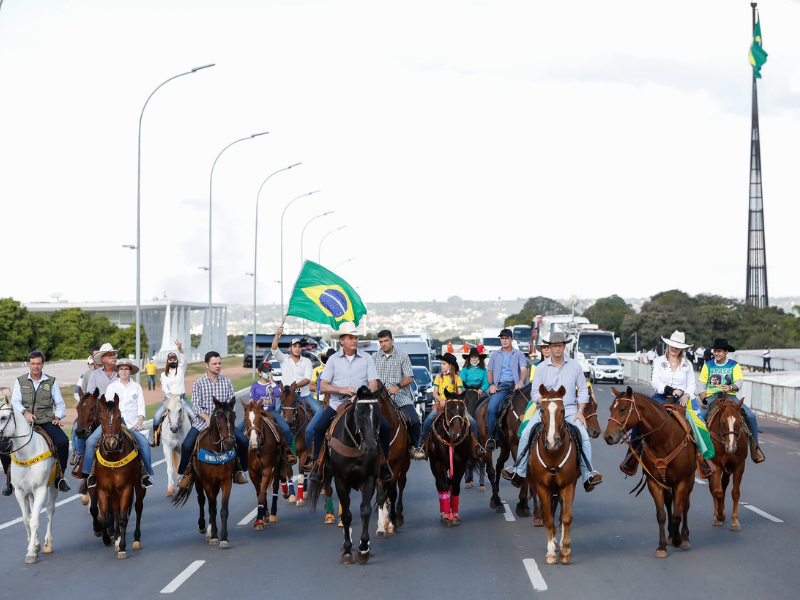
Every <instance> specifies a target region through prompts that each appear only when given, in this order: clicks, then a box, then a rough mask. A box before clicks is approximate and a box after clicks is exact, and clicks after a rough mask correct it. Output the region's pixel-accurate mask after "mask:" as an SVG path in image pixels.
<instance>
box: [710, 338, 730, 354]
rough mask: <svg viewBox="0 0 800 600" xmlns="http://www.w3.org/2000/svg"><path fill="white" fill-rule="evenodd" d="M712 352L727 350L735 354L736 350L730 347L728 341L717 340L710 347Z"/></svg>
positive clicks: (723, 339)
mask: <svg viewBox="0 0 800 600" xmlns="http://www.w3.org/2000/svg"><path fill="white" fill-rule="evenodd" d="M711 349H712V350H727V351H728V352H736V348H734V347H733V346H731V345H730V344H729V343H728V340H726V339H725V338H717V339H715V340H714V344H713V345H712V346H711Z"/></svg>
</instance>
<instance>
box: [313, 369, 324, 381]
mask: <svg viewBox="0 0 800 600" xmlns="http://www.w3.org/2000/svg"><path fill="white" fill-rule="evenodd" d="M324 370H325V365H320V366H318V367H317V368H316V369H314V370H313V371H312V372H311V381H313V382H314V383H317V379H319V376H320V375H322V371H324Z"/></svg>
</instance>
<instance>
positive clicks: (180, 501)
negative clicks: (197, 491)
mask: <svg viewBox="0 0 800 600" xmlns="http://www.w3.org/2000/svg"><path fill="white" fill-rule="evenodd" d="M193 489H194V486H192V485H190V486H189V487H188V488H178V493H177V494H175V496H174V497H173V498H172V500H171V501H170V502H172V505H173V506H175V507H176V508H180V507H181V506H183V505H184V504H186V501H187V500H189V496H191V495H192V490H193Z"/></svg>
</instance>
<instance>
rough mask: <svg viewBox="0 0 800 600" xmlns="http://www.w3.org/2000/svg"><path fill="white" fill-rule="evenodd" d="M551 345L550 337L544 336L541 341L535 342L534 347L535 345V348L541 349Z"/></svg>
mask: <svg viewBox="0 0 800 600" xmlns="http://www.w3.org/2000/svg"><path fill="white" fill-rule="evenodd" d="M549 345H550V338H549V337H545V336H542V339H541V341H539V342H537V343H536V344H534V345H533V347H534V349H537V350H541V349H542V348H544V347H545V346H549Z"/></svg>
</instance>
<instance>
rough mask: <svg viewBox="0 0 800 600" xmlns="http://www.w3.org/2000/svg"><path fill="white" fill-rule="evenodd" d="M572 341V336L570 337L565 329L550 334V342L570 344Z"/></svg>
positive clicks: (551, 343)
mask: <svg viewBox="0 0 800 600" xmlns="http://www.w3.org/2000/svg"><path fill="white" fill-rule="evenodd" d="M571 341H572V338H571V337H568V336H567V334H566V333H564V332H563V331H556V332H555V333H553V334H551V335H550V339H549V340H548V342H547V343H548V344H550V345H553V344H569V343H570V342H571Z"/></svg>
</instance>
